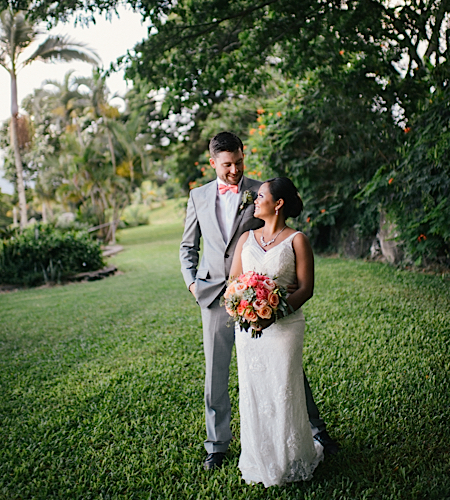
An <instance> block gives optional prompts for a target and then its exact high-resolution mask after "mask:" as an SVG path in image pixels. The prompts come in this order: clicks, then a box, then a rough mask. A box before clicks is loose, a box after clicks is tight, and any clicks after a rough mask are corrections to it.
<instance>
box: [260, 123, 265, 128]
mask: <svg viewBox="0 0 450 500" xmlns="http://www.w3.org/2000/svg"><path fill="white" fill-rule="evenodd" d="M258 128H261V129H265V128H266V126H265V125H264V123H261V125H260V126H259V127H258Z"/></svg>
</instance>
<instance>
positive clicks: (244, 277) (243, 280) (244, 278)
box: [238, 271, 255, 284]
mask: <svg viewBox="0 0 450 500" xmlns="http://www.w3.org/2000/svg"><path fill="white" fill-rule="evenodd" d="M254 274H255V273H254V272H253V271H247V272H246V273H245V274H241V275H240V276H239V278H238V280H239V281H240V282H241V283H245V284H247V283H248V280H249V279H250V278H251V277H252V276H253V275H254Z"/></svg>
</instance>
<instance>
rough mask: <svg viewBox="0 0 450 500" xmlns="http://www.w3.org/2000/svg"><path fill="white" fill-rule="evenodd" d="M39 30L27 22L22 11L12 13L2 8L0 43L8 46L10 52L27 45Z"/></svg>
mask: <svg viewBox="0 0 450 500" xmlns="http://www.w3.org/2000/svg"><path fill="white" fill-rule="evenodd" d="M38 34H39V31H38V30H37V29H36V28H35V27H34V26H33V25H32V24H30V23H28V22H27V20H26V18H25V15H24V13H23V12H17V13H15V14H14V13H12V12H11V11H10V10H4V11H3V12H2V13H1V14H0V43H1V44H2V45H4V46H5V47H7V48H8V52H9V53H10V54H15V53H16V52H17V51H18V49H23V48H25V47H27V46H28V45H29V44H30V43H31V42H32V41H33V40H34V39H35V38H36V36H37V35H38Z"/></svg>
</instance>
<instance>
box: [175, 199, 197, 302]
mask: <svg viewBox="0 0 450 500" xmlns="http://www.w3.org/2000/svg"><path fill="white" fill-rule="evenodd" d="M201 235H202V233H201V231H200V225H199V223H198V219H197V213H196V210H195V204H194V201H193V199H192V193H191V195H190V196H189V200H188V205H187V210H186V221H185V223H184V233H183V238H182V240H181V244H180V262H181V273H182V274H183V278H184V282H185V283H186V286H187V287H188V289H189V291H190V292H191V293H192V295H194V297H195V284H194V282H195V277H196V275H197V266H198V258H199V252H200V238H201Z"/></svg>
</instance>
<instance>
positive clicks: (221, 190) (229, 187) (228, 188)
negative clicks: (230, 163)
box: [219, 184, 239, 194]
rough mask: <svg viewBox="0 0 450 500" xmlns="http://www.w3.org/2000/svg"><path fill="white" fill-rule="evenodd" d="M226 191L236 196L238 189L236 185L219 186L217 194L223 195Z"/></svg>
mask: <svg viewBox="0 0 450 500" xmlns="http://www.w3.org/2000/svg"><path fill="white" fill-rule="evenodd" d="M227 191H233V193H234V194H237V193H238V191H239V188H238V186H237V184H219V193H220V194H225V193H226V192H227Z"/></svg>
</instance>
